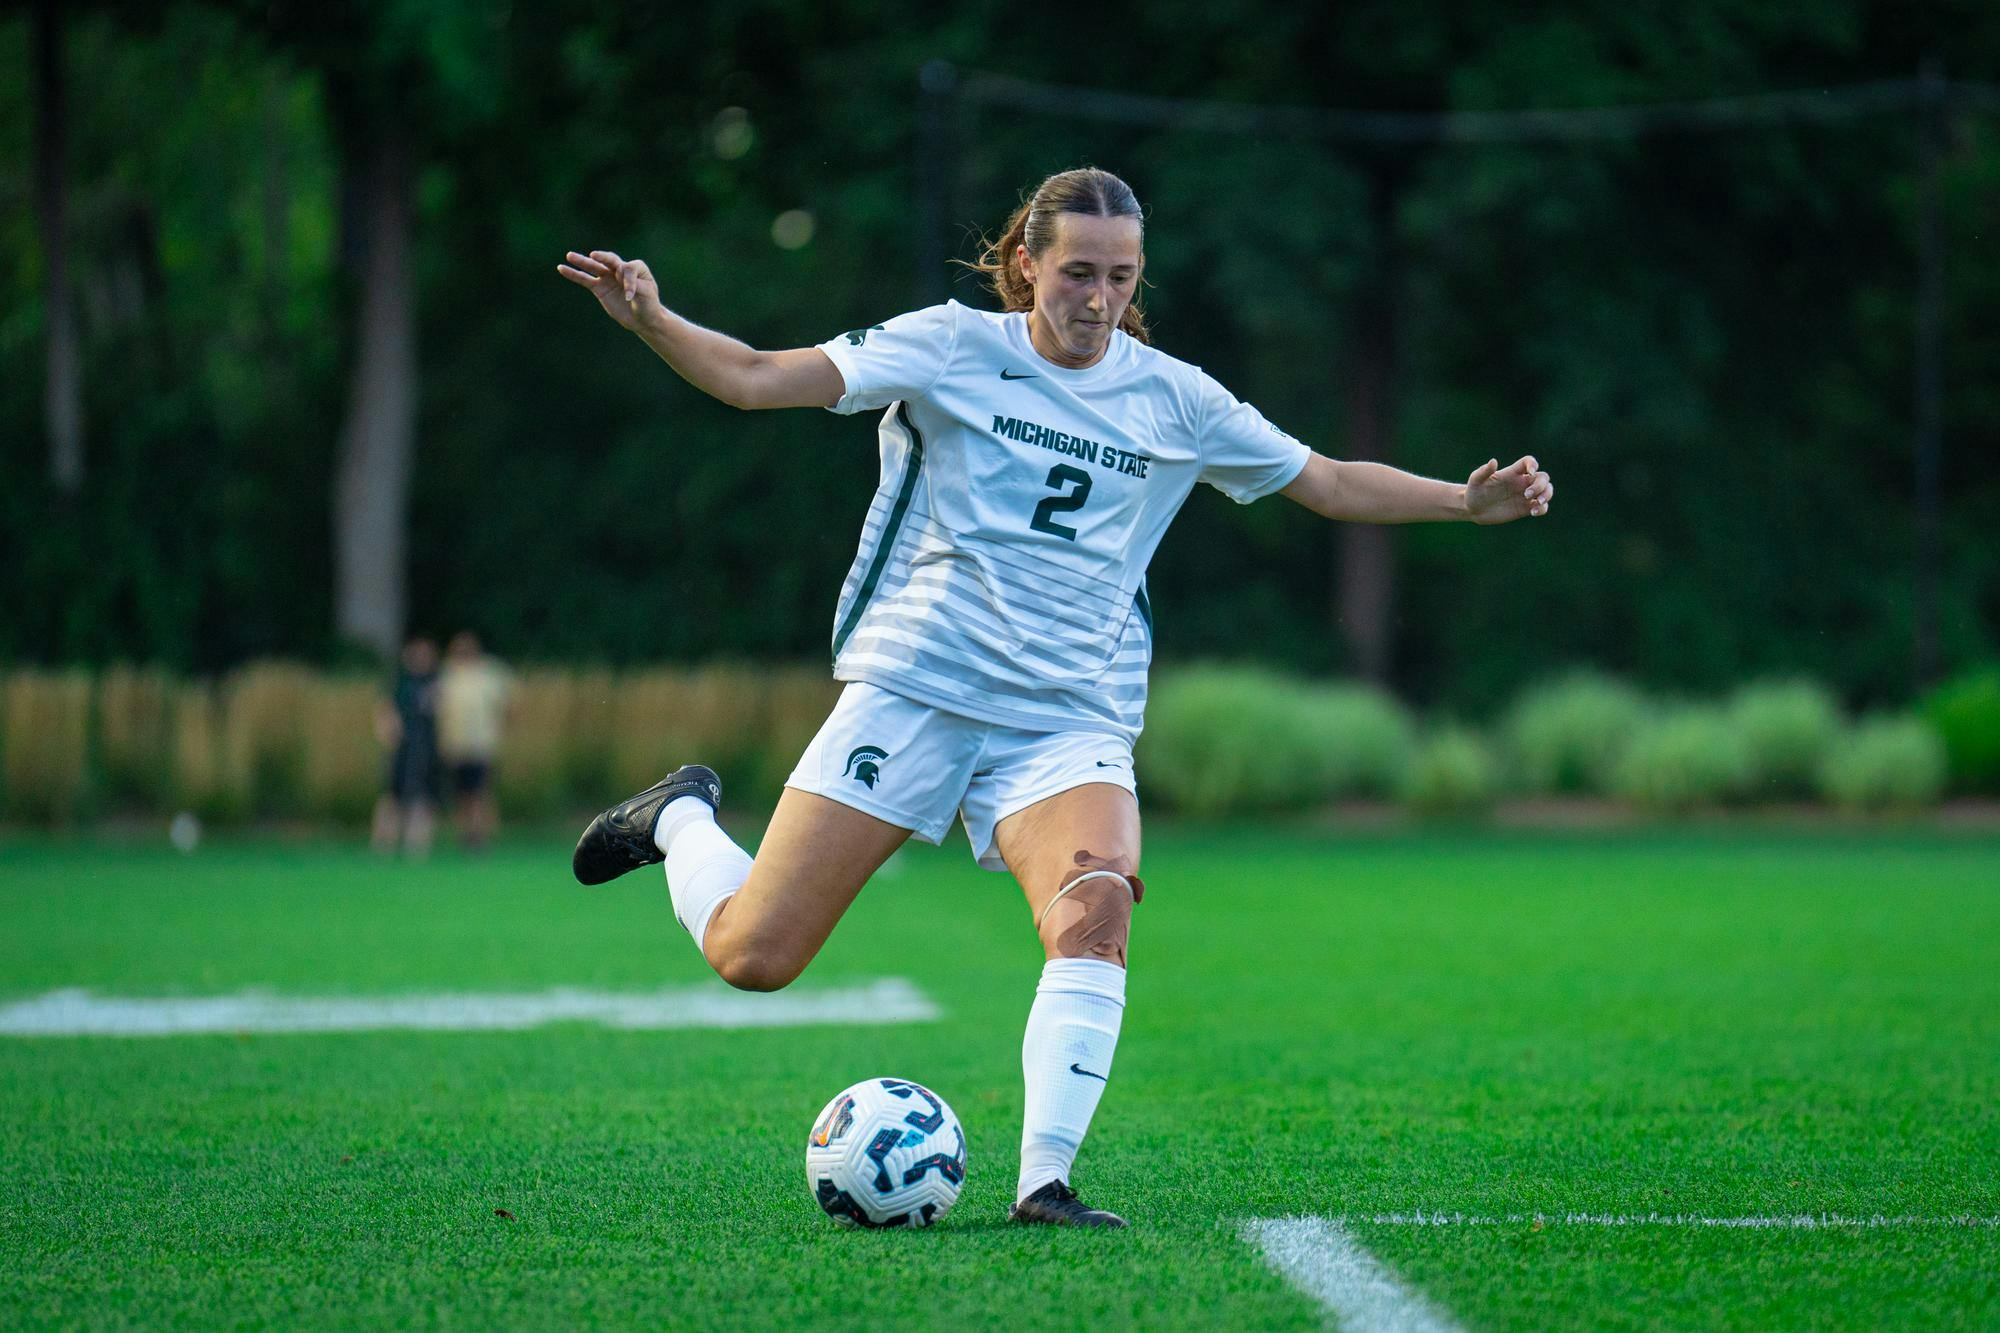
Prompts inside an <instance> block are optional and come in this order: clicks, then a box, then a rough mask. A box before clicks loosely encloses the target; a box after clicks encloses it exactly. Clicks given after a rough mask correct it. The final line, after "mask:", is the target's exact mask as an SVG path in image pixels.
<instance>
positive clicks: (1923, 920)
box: [0, 828, 2000, 1329]
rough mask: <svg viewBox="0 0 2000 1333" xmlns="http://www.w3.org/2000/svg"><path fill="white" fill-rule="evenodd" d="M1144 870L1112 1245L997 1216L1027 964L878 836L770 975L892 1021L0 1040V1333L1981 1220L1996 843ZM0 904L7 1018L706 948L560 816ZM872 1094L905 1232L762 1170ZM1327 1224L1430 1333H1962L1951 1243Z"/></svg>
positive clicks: (448, 1320) (1104, 1236) (182, 871)
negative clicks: (51, 993) (946, 1155)
mask: <svg viewBox="0 0 2000 1333" xmlns="http://www.w3.org/2000/svg"><path fill="white" fill-rule="evenodd" d="M1146 862H1147V864H1146V872H1147V881H1148V884H1149V886H1150V892H1149V894H1148V896H1147V901H1146V903H1145V905H1144V906H1143V907H1142V908H1141V909H1140V910H1139V913H1138V918H1137V922H1136V925H1135V929H1134V940H1133V972H1132V979H1131V994H1130V1004H1129V1007H1128V1009H1127V1013H1126V1021H1125V1029H1124V1037H1123V1040H1122V1042H1121V1045H1120V1047H1119V1052H1118V1060H1117V1067H1116V1070H1115V1073H1114V1077H1113V1079H1112V1081H1111V1084H1110V1086H1109V1088H1108V1090H1107V1092H1106V1095H1105V1099H1104V1102H1103V1105H1102V1108H1101V1110H1100V1111H1099V1114H1098V1118H1097V1123H1096V1127H1095V1129H1094V1130H1093V1133H1092V1136H1091V1139H1090V1141H1089V1142H1088V1143H1087V1144H1086V1146H1085V1148H1084V1153H1083V1156H1082V1158H1081V1159H1080V1161H1079V1165H1078V1171H1077V1177H1076V1178H1077V1183H1078V1185H1079V1186H1080V1187H1081V1188H1082V1190H1083V1191H1084V1194H1085V1197H1086V1199H1088V1200H1089V1201H1091V1202H1093V1203H1101V1204H1102V1205H1104V1206H1107V1207H1112V1208H1116V1209H1118V1210H1120V1211H1123V1212H1125V1213H1127V1214H1128V1215H1129V1216H1131V1217H1132V1218H1133V1219H1134V1221H1135V1226H1134V1227H1133V1228H1132V1229H1131V1230H1129V1231H1126V1232H1122V1233H1115V1234H1114V1233H1052V1232H1049V1231H1046V1230H1033V1231H1028V1230H1021V1229H1017V1228H1013V1227H1010V1226H1008V1225H1006V1224H1005V1223H1003V1221H1002V1220H1001V1219H1002V1215H1003V1212H1004V1209H1005V1206H1006V1204H1007V1203H1008V1202H1010V1201H1011V1198H1012V1194H1011V1189H1012V1184H1013V1167H1014V1149H1015V1146H1016V1143H1017V1141H1018V1135H1019V1128H1020V1126H1019V1116H1020V1106H1021V1089H1020V1067H1019V1043H1020V1034H1021V1025H1022V1021H1023V1019H1024V1017H1025V1015H1026V1011H1027V1006H1028V1002H1029V999H1030V997H1031V993H1032V989H1033V984H1034V979H1035V975H1036V971H1037V967H1038V964H1039V952H1038V950H1037V948H1036V946H1035V943H1034V939H1033V935H1032V932H1031V930H1030V927H1029V925H1028V921H1027V915H1026V909H1025V908H1024V907H1023V905H1022V903H1021V901H1020V898H1019V894H1018V891H1017V890H1016V889H1015V888H1014V887H1013V885H1012V882H1011V881H1010V880H1008V879H1006V878H1004V877H1001V876H997V875H991V874H987V873H985V872H981V871H978V870H976V869H974V868H973V867H972V866H971V864H970V860H969V857H968V856H967V855H966V852H965V849H964V847H963V846H962V844H961V845H958V846H952V847H947V848H945V849H943V850H933V849H929V848H920V847H912V848H910V849H908V850H906V851H905V852H903V853H902V854H900V855H899V856H898V858H897V859H896V860H895V861H894V862H892V863H891V866H890V868H889V870H888V871H887V872H886V873H885V874H884V875H883V876H882V877H881V878H880V879H879V880H878V881H877V882H876V883H875V884H873V885H871V886H870V888H869V889H868V890H867V891H866V892H865V893H864V894H863V895H862V898H861V900H860V902H859V903H858V905H857V906H856V908H855V909H854V911H853V912H852V913H851V915H850V916H849V918H848V920H847V921H845V922H844V923H843V924H842V926H841V928H840V930H839V931H838V932H836V934H835V936H834V939H833V941H832V943H831V944H830V945H829V947H828V948H827V950H826V952H825V953H824V954H823V955H822V957H821V958H820V959H819V960H818V961H817V962H816V963H815V964H814V966H813V967H812V969H811V970H809V971H808V973H807V975H806V977H805V979H804V980H803V981H801V982H800V983H799V985H800V986H801V987H807V988H810V987H815V986H825V985H831V984H835V983H838V982H851V981H861V980H868V979H872V978H876V977H882V976H902V977H908V978H910V979H911V980H913V981H914V982H916V984H917V985H918V986H920V987H921V988H922V989H923V990H924V991H925V992H926V993H928V994H929V995H930V996H931V997H932V998H934V999H935V1000H936V1001H937V1002H938V1003H939V1004H941V1005H942V1006H943V1008H944V1009H945V1011H946V1017H945V1018H944V1019H943V1020H941V1021H938V1022H932V1023H923V1024H916V1025H911V1026H901V1027H879V1028H862V1027H845V1028H843V1027H828V1028H805V1029H789V1030H785V1029H777V1030H760V1031H667V1032H633V1031H613V1030H606V1029H602V1028H598V1027H593V1026H585V1025H567V1026H556V1027H548V1028H542V1029H537V1030H532V1031H525V1032H492V1033H445V1032H373V1033H350V1034H321V1035H256V1036H241V1035H225V1036H189V1037H164V1038H138V1039H119V1038H59V1039H58V1038H18V1037H0V1253H4V1255H5V1256H6V1259H7V1262H6V1263H5V1264H4V1266H0V1327H7V1328H19V1327H37V1326H49V1325H65V1326H73V1325H113V1324H145V1325H158V1324H192V1325H200V1326H212V1325H232V1326H233V1325H272V1324H283V1325H287V1326H296V1325H328V1324H332V1325H351V1324H354V1323H357V1322H362V1321H372V1320H376V1319H381V1320H386V1321H389V1322H393V1323H397V1324H425V1325H475V1326H493V1325H500V1326H543V1327H558V1326H560V1327H573V1326H576V1325H578V1324H581V1323H587V1322H598V1323H605V1324H616V1325H648V1326H657V1325H671V1326H722V1327H740V1328H761V1327H772V1326H787V1325H797V1324H806V1323H811V1324H814V1325H816V1326H825V1327H851V1326H860V1325H864V1324H866V1325H871V1326H890V1325H897V1326H913V1325H919V1324H921V1325H935V1326H941V1327H952V1326H961V1325H998V1324H1006V1325H1008V1326H1015V1327H1018V1326H1031V1327H1036V1326H1041V1327H1057V1326H1069V1327H1074V1326H1078V1325H1112V1326H1123V1325H1134V1326H1152V1327H1162V1328H1181V1327H1190V1326H1227V1327H1314V1326H1317V1325H1319V1324H1320V1323H1321V1321H1322V1319H1323V1318H1324V1313H1323V1312H1322V1311H1321V1309H1320V1308H1319V1307H1318V1306H1317V1305H1315V1304H1314V1303H1313V1302H1312V1301H1311V1300H1310V1299H1308V1298H1307V1297H1306V1296H1304V1295H1302V1294H1300V1293H1299V1292H1297V1291H1294V1290H1293V1289H1292V1288H1290V1287H1289V1286H1287V1285H1286V1283H1285V1282H1284V1280H1283V1279H1281V1278H1280V1277H1278V1276H1277V1275H1276V1274H1275V1273H1273V1272H1271V1271H1270V1270H1269V1269H1267V1268H1266V1267H1265V1266H1264V1265H1263V1264H1262V1262H1261V1261H1260V1259H1259V1256H1258V1254H1257V1253H1256V1251H1255V1250H1253V1249H1252V1248H1250V1247H1249V1246H1248V1245H1246V1243H1245V1241H1244V1240H1243V1239H1242V1238H1241V1237H1240V1235H1239V1231H1238V1226H1239V1224H1240V1222H1241V1220H1242V1219H1245V1218H1251V1217H1274V1216H1286V1215H1295V1214H1325V1215H1341V1216H1346V1217H1349V1218H1357V1217H1365V1216H1366V1215H1369V1214H1375V1213H1388V1212H1410V1211H1415V1210H1425V1211H1443V1212H1464V1213H1470V1214H1483V1215H1505V1214H1534V1213H1542V1214H1546V1215H1552V1216H1553V1215H1559V1214H1562V1213H1566V1212H1594V1213H1625V1214H1649V1213H1691V1214H1707V1215H1726V1216H1743V1215H1766V1214H1769V1215H1798V1214H1816V1213H1821V1212H1826V1213H1839V1214H1845V1215H1874V1214H1892V1215H1901V1216H1910V1215H1914V1216H1923V1217H1948V1216H1972V1217H1983V1218H1992V1217H1994V1216H1995V1215H1996V1214H2000V840H1995V839H1993V838H1991V837H1973V836H1947V835H1943V834H1935V833H1924V832H1916V831H1906V832H1900V833H1898V832H1877V833H1830V832H1828V833H1815V834H1810V835H1808V834H1801V833H1792V834H1785V833H1773V832H1737V831H1726V830H1725V831H1706V832H1702V831H1695V832H1653V833H1619V834H1601V835H1593V836H1582V835H1551V834H1528V833H1476V832H1459V833H1397V834H1390V835H1358V834H1353V833H1345V832H1326V831H1319V832H1314V831H1311V830H1301V829H1291V830H1284V829H1236V830H1229V831H1204V830H1195V829H1186V830H1179V831H1176V830H1173V829H1169V828H1162V829H1158V830H1155V831H1154V833H1153V834H1152V837H1151V841H1150V842H1149V845H1148V848H1147V855H1146ZM0 921H4V923H5V926H4V929H0V1000H8V999H17V998H21V997H23V996H27V995H32V994H36V993H40V992H43V991H47V990H51V989H55V988H59V987H78V986H80V987H89V988H92V989H94V990H97V991H99V992H104V993H110V994H118V995H168V994H217V993H225V992H231V991H235V990H239V989H243V988H248V987H261V988H265V989H268V990H273V991H277V992H281V993H299V994H329V993H372V992H403V991H412V990H426V991H440V990H445V991H450V990H465V991H471V990H486V991H492V990H507V991H523V990H538V989H542V988H546V987H550V986H556V985H576V986H595V987H604V988H614V989H621V990H622V989H634V990H636V989H651V988H655V987H658V986H660V985H662V984H679V983H692V982H695V981H697V980H699V979H701V978H702V977H704V976H705V975H706V974H705V970H704V968H703V966H702V964H701V963H700V961H699V960H698V959H697V958H696V956H695V955H694V953H693V951H692V949H691V948H690V946H689V945H688V943H687V941H686V938H685V936H683V935H682V934H680V932H679V931H678V928H677V927H676V926H675V925H674V923H673V920H672V917H671V915H670V914H669V913H668V911H667V908H666V904H665V901H664V891H663V889H662V888H661V886H660V884H659V881H658V879H657V878H656V876H655V875H654V874H651V873H649V874H646V875H635V876H631V877H629V878H628V879H626V880H622V881H619V882H618V883H617V884H615V885H613V886H609V887H608V888H605V889H601V890H597V891H588V892H587V891H584V890H581V889H578V888H577V887H576V886H575V885H574V884H572V883H571V882H570V881H569V879H568V867H567V855H566V849H565V848H563V847H562V846H560V845H558V844H555V843H547V844H543V843H540V842H527V843H521V844H514V845H503V847H502V848H501V849H500V850H499V851H498V852H496V853H495V854H493V855H492V856H490V857H488V858H486V859H484V860H474V859H469V858H466V857H463V856H459V855H455V854H441V855H440V856H438V857H436V858H434V859H433V860H432V861H431V862H429V863H428V864H425V865H421V866H417V865H408V864H401V863H382V862H378V861H377V860H375V859H373V858H372V857H371V856H369V855H368V854H367V853H365V852H364V851H361V850H360V849H357V848H353V847H346V846H339V845H299V844H283V843H256V842H241V843H235V844H229V843H224V844H219V845H217V844H212V845H210V846H207V847H204V848H203V849H202V850H201V851H199V852H198V853H197V854H195V855H193V856H190V857H181V856H178V855H176V854H174V853H172V852H170V851H166V850H163V849H153V848H150V847H137V846H126V847H113V846H102V845H94V844H89V843H56V842H47V841H35V840H28V841H20V840H17V841H14V842H10V843H5V844H0ZM876 1074H896V1075H901V1076H906V1077H911V1078H916V1079H920V1080H922V1081H923V1082H925V1083H926V1084H928V1085H929V1086H930V1087H932V1088H935V1089H936V1090H937V1091H938V1092H939V1093H941V1094H942V1095H943V1096H945V1097H946V1098H947V1099H948V1100H949V1101H950V1102H951V1103H952V1104H953V1106H954V1108H955V1109H956V1110H957V1112H958V1113H959V1115H960V1117H961V1118H962V1120H963V1122H964V1124H965V1128H966V1132H967V1135H968V1137H969V1140H970V1143H971V1169H970V1172H969V1175H968V1179H967V1182H966V1186H965V1191H964V1194H963V1196H962V1197H961V1198H960V1200H959V1203H958V1206H957V1208H956V1209H955V1210H954V1211H953V1212H952V1213H951V1215H950V1216H949V1217H948V1218H947V1219H946V1220H945V1221H944V1222H943V1223H942V1224H941V1225H939V1226H938V1227H936V1228H933V1229H932V1230H931V1231H929V1232H919V1233H859V1232H850V1231H842V1230H837V1229H835V1228H834V1227H833V1226H832V1225H831V1224H830V1223H829V1222H828V1221H827V1220H826V1219H825V1218H823V1217H822V1216H820V1215H819V1213H818V1212H817V1210H816V1208H815V1207H814V1205H813V1203H812V1201H811V1200H810V1198H809V1197H808V1195H807V1193H806V1190H805V1186H804V1181H803V1153H804V1142H805V1135H806V1131H807V1129H808V1128H809V1127H810V1122H811V1119H812V1117H813V1114H814V1113H815V1112H816V1111H817V1110H818V1109H819V1107H820V1106H821V1105H822V1104H823V1103H824V1102H825V1101H826V1099H827V1098H828V1097H829V1096H830V1095H831V1094H832V1093H833V1092H835V1091H837V1090H838V1089H839V1088H840V1087H842V1086H844V1085H846V1084H847V1083H850V1082H852V1081H854V1080H855V1079H857V1078H860V1077H864V1076H869V1075H876ZM498 1210H504V1212H505V1214H507V1215H505V1216H503V1215H501V1212H500V1211H498ZM1350 1225H1351V1230H1352V1232H1353V1234H1354V1235H1355V1236H1356V1237H1357V1238H1359V1239H1360V1240H1361V1241H1362V1242H1363V1243H1364V1244H1366V1245H1367V1246H1368V1247H1369V1249H1370V1250H1372V1251H1373V1253H1374V1254H1375V1255H1376V1256H1377V1257H1379V1258H1380V1259H1381V1260H1382V1261H1383V1262H1385V1263H1387V1264H1389V1265H1390V1266H1392V1267H1393V1268H1394V1269H1395V1271H1396V1272H1398V1273H1399V1274H1400V1275H1401V1276H1402V1278H1403V1279H1404V1280H1405V1281H1406V1282H1407V1283H1408V1284H1409V1285H1410V1286H1411V1287H1413V1288H1415V1289H1416V1290H1419V1291H1421V1292H1422V1293H1424V1295H1425V1296H1426V1297H1427V1298H1428V1299H1429V1300H1430V1301H1431V1302H1432V1304H1433V1305H1434V1306H1435V1307H1437V1308H1438V1309H1441V1310H1442V1311H1444V1312H1446V1313H1447V1314H1448V1315H1449V1316H1450V1317H1451V1318H1453V1319H1456V1320H1458V1321H1460V1322H1462V1323H1464V1324H1466V1325H1467V1326H1470V1327H1493V1328H1548V1327H1619V1326H1629V1327H1657V1328H1691V1329H1694V1328H1699V1329H1706V1328H1716V1327H1758V1328H1763V1327H1842V1328H1880V1327H1886V1326H1922V1327H1963V1328H1992V1327H1994V1326H1996V1325H2000V1276H1997V1275H2000V1231H1996V1230H1995V1229H1993V1228H1991V1227H1953V1226H1931V1227H1897V1228H1881V1229H1875V1230H1771V1231H1742V1230H1723V1229H1676V1228H1668V1227H1633V1228H1617V1229H1611V1228H1591V1227H1583V1226H1566V1225H1562V1224H1559V1223H1558V1224H1549V1225H1538V1224H1535V1223H1531V1222H1522V1223H1518V1224H1508V1225H1501V1226H1493V1227H1439V1228H1413V1227H1399V1226H1393V1225H1382V1224H1374V1223H1369V1222H1365V1221H1355V1222H1352V1223H1351V1224H1350Z"/></svg>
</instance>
